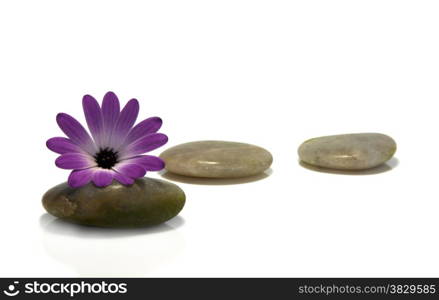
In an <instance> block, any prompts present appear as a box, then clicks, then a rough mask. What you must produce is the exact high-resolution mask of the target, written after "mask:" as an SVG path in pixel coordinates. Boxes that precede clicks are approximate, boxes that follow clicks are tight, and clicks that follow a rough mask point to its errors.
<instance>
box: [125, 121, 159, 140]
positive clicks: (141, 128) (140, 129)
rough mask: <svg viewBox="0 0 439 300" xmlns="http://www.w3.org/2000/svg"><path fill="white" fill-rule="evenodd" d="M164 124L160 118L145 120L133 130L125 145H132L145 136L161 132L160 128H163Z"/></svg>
mask: <svg viewBox="0 0 439 300" xmlns="http://www.w3.org/2000/svg"><path fill="white" fill-rule="evenodd" d="M162 123H163V121H162V119H160V118H159V117H152V118H148V119H146V120H143V121H142V122H140V123H139V124H137V125H136V126H134V128H133V129H131V131H130V133H129V134H128V137H127V138H126V140H125V143H126V144H131V143H132V142H134V141H136V140H138V139H140V138H141V137H143V136H145V135H148V134H150V133H155V132H157V131H159V129H160V127H162Z"/></svg>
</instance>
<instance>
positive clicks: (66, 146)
mask: <svg viewBox="0 0 439 300" xmlns="http://www.w3.org/2000/svg"><path fill="white" fill-rule="evenodd" d="M46 146H47V148H49V149H50V150H52V151H53V152H55V153H58V154H64V153H70V152H82V150H81V148H79V147H78V146H76V145H75V144H74V143H73V142H72V141H71V140H69V139H66V138H64V137H54V138H51V139H48V140H47V142H46Z"/></svg>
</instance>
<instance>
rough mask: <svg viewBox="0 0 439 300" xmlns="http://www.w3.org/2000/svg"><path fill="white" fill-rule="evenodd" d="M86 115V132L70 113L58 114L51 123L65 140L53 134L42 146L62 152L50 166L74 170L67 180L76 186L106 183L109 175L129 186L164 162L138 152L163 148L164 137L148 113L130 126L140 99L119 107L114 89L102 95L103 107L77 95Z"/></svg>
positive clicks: (135, 116) (159, 121)
mask: <svg viewBox="0 0 439 300" xmlns="http://www.w3.org/2000/svg"><path fill="white" fill-rule="evenodd" d="M82 106H83V108H84V114H85V119H86V121H87V125H88V128H89V129H90V132H91V136H90V135H89V134H88V132H87V131H86V130H85V129H84V127H83V126H82V125H81V124H80V123H79V122H78V121H76V120H75V119H74V118H73V117H71V116H69V115H68V114H65V113H60V114H58V115H57V117H56V121H57V123H58V125H59V127H60V128H61V130H62V131H63V132H64V133H65V134H66V135H67V137H68V138H64V137H54V138H51V139H49V140H48V141H47V143H46V145H47V147H48V148H49V149H50V150H52V151H53V152H56V153H58V154H61V156H59V157H58V158H57V159H56V161H55V164H56V165H57V166H58V167H59V168H61V169H68V170H73V171H72V172H71V173H70V176H69V179H68V184H69V185H70V186H71V187H74V188H76V187H80V186H83V185H86V184H87V183H89V182H90V181H93V182H94V184H95V185H96V186H98V187H105V186H108V185H110V184H111V183H112V182H113V179H115V180H117V181H119V182H120V183H122V184H125V185H130V184H133V183H134V180H135V179H137V178H140V177H143V176H145V174H146V172H147V171H159V170H161V169H163V168H164V166H165V164H164V162H163V161H162V160H161V159H160V158H158V157H156V156H151V155H141V154H144V153H145V152H148V151H152V150H154V149H156V148H158V147H161V146H163V145H164V144H166V142H167V141H168V137H167V136H166V135H164V134H161V133H157V131H158V130H159V129H160V127H161V126H162V120H161V119H160V118H158V117H152V118H149V119H146V120H143V121H142V122H140V123H139V124H137V125H136V126H134V127H133V125H134V123H135V122H136V119H137V115H138V113H139V102H138V101H137V100H136V99H131V100H130V101H128V103H127V104H126V105H125V107H124V108H123V109H122V111H120V105H119V100H118V99H117V96H116V95H115V94H114V93H113V92H108V93H107V94H105V96H104V100H103V101H102V106H99V103H98V102H97V101H96V100H95V99H94V98H93V97H92V96H90V95H85V96H84V98H83V99H82Z"/></svg>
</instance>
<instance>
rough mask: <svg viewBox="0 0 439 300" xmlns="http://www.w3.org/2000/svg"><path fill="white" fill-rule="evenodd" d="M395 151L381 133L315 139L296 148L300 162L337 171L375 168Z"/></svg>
mask: <svg viewBox="0 0 439 300" xmlns="http://www.w3.org/2000/svg"><path fill="white" fill-rule="evenodd" d="M395 152H396V143H395V141H394V140H393V139H392V138H391V137H389V136H387V135H384V134H380V133H356V134H342V135H333V136H324V137H318V138H314V139H310V140H308V141H305V142H304V143H303V144H302V145H301V146H300V147H299V157H300V159H301V160H302V161H303V162H305V163H307V164H310V165H313V166H317V167H322V168H329V169H338V170H365V169H370V168H374V167H377V166H379V165H381V164H383V163H385V162H386V161H388V160H389V159H391V158H392V156H393V155H394V154H395Z"/></svg>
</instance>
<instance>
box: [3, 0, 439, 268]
mask: <svg viewBox="0 0 439 300" xmlns="http://www.w3.org/2000/svg"><path fill="white" fill-rule="evenodd" d="M438 15H439V2H437V1H401V0H397V1H384V0H379V1H371V0H368V1H350V0H349V1H238V0H231V1H226V0H222V1H204V0H200V1H108V0H105V1H71V2H66V1H55V0H54V1H43V0H41V1H18V0H17V1H2V2H1V3H0V28H1V29H0V43H1V47H0V83H1V85H0V98H1V103H2V109H1V110H0V114H1V116H0V125H1V127H2V131H1V134H2V140H3V142H2V147H1V150H0V151H1V153H0V154H1V157H2V162H1V166H2V168H1V175H0V176H1V182H2V192H1V197H0V198H1V201H0V211H1V218H0V231H1V236H2V243H1V247H0V253H1V255H0V276H439V259H438V256H437V253H438V251H439V242H438V239H437V228H438V226H439V218H438V217H437V215H438V210H439V203H438V196H437V194H438V191H437V170H438V169H439V162H438V159H437V157H438V154H437V151H438V149H439V141H438V133H437V130H438V125H437V123H438V118H437V116H438V112H439V111H438V104H437V103H438V97H439V89H438V80H439V39H438V33H439V32H438V31H439V18H438ZM108 90H112V91H114V92H116V93H117V94H118V96H119V97H120V99H121V100H122V101H123V102H124V103H125V102H126V101H127V100H129V99H130V98H133V97H136V98H138V99H139V100H140V102H141V114H140V116H141V118H142V119H143V118H146V117H149V116H154V115H157V116H160V117H162V118H163V119H164V126H163V129H162V132H164V133H166V134H168V136H169V138H170V142H169V144H168V145H167V146H165V147H164V148H162V149H161V150H164V149H166V148H167V147H170V146H173V145H176V144H179V143H182V142H187V141H193V140H200V139H223V140H232V141H241V142H249V143H253V144H256V145H260V146H263V147H265V148H267V149H269V150H270V151H271V152H272V153H273V155H274V158H275V162H274V164H273V166H272V174H271V175H270V176H268V177H267V178H265V179H263V180H259V181H254V182H250V183H242V184H224V185H220V184H216V185H208V184H201V185H200V184H190V183H179V185H180V186H181V187H182V188H183V189H184V190H185V192H186V194H187V204H186V206H185V208H184V210H183V211H182V213H181V214H180V217H178V218H176V219H175V220H173V221H171V222H169V223H168V224H166V225H163V226H160V227H158V228H153V229H147V230H134V231H117V230H116V231H108V230H98V229H87V228H81V227H76V226H72V225H67V224H63V223H62V222H59V221H55V220H54V219H53V218H51V217H50V216H48V215H44V210H43V208H42V206H41V202H40V201H41V197H42V195H43V193H44V192H45V191H46V190H47V189H49V188H50V187H52V186H53V185H55V184H58V183H60V182H62V181H65V180H66V178H67V176H68V172H67V171H64V170H60V169H57V168H56V167H55V166H54V160H55V158H56V155H55V154H54V153H51V152H50V151H49V150H47V149H46V148H45V141H46V139H48V138H50V137H53V136H57V135H60V133H61V131H60V130H59V129H58V128H57V125H56V123H55V115H56V113H58V112H60V111H63V112H67V113H70V114H72V115H73V116H75V117H77V118H79V119H80V120H81V121H83V120H84V117H83V115H82V111H81V109H82V108H81V99H82V96H83V94H86V93H90V94H92V95H94V96H96V97H97V98H99V99H101V98H102V96H103V95H104V93H105V92H106V91H108ZM350 132H382V133H386V134H389V135H391V136H392V137H393V138H394V139H395V140H396V141H397V143H398V147H399V149H398V152H397V154H396V157H397V159H398V160H399V163H398V161H396V160H393V161H391V162H390V164H391V166H392V167H394V168H393V169H392V170H390V171H387V172H381V173H377V174H369V175H362V176H361V175H358V176H357V175H351V176H349V175H343V174H329V173H319V172H315V171H311V170H308V169H305V168H303V167H301V166H300V165H299V164H298V162H297V154H296V149H297V147H298V146H299V145H300V143H301V142H302V141H304V140H305V139H307V138H311V137H315V136H321V135H329V134H337V133H350ZM161 150H159V151H156V152H154V153H155V154H158V153H160V151H161ZM381 171H385V170H384V169H381ZM151 176H152V177H160V175H159V174H152V175H151ZM222 183H233V182H222Z"/></svg>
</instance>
